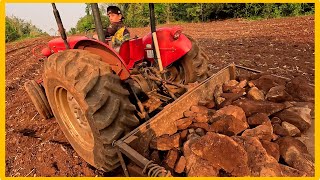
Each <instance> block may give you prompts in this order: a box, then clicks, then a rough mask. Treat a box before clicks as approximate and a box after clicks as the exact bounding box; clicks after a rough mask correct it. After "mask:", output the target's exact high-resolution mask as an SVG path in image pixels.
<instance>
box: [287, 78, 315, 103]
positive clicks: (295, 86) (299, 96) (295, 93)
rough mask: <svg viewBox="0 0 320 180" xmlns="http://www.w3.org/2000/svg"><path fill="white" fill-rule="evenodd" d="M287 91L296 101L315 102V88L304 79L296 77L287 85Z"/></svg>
mask: <svg viewBox="0 0 320 180" xmlns="http://www.w3.org/2000/svg"><path fill="white" fill-rule="evenodd" d="M286 91H287V92H288V93H289V94H290V95H291V96H292V97H293V98H294V100H296V101H314V87H312V86H310V85H309V84H308V81H307V80H306V79H305V78H304V77H303V76H299V77H295V78H293V79H291V81H289V82H288V83H287V85H286Z"/></svg>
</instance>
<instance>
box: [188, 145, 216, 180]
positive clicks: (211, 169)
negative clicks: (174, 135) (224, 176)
mask: <svg viewBox="0 0 320 180" xmlns="http://www.w3.org/2000/svg"><path fill="white" fill-rule="evenodd" d="M194 142H195V140H188V141H186V142H185V143H184V145H183V154H184V157H185V159H186V167H185V171H186V173H187V175H188V176H189V177H215V176H217V175H218V174H219V168H218V167H216V166H214V164H212V163H210V162H209V161H207V160H204V159H202V158H200V157H199V156H197V155H196V154H194V153H193V152H192V151H191V149H190V146H191V144H193V143H194Z"/></svg>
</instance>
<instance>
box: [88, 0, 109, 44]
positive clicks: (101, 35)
mask: <svg viewBox="0 0 320 180" xmlns="http://www.w3.org/2000/svg"><path fill="white" fill-rule="evenodd" d="M91 9H92V14H93V19H94V24H95V27H96V31H97V34H98V38H99V41H102V42H104V43H105V42H106V40H105V36H104V33H103V27H102V22H101V17H100V12H99V7H98V4H97V3H91Z"/></svg>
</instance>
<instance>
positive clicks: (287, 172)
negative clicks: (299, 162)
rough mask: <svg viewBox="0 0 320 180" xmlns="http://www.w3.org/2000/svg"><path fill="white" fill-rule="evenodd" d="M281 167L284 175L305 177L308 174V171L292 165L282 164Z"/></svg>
mask: <svg viewBox="0 0 320 180" xmlns="http://www.w3.org/2000/svg"><path fill="white" fill-rule="evenodd" d="M280 168H281V171H282V176H283V177H305V176H307V173H305V172H302V171H300V170H298V169H295V168H292V167H290V166H286V165H283V164H280Z"/></svg>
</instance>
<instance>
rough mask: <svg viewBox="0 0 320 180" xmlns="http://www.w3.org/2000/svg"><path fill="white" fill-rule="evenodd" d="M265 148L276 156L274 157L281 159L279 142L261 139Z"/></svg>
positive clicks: (271, 154)
mask: <svg viewBox="0 0 320 180" xmlns="http://www.w3.org/2000/svg"><path fill="white" fill-rule="evenodd" d="M260 142H261V144H262V146H263V148H264V149H265V150H266V151H267V153H268V154H269V155H270V156H272V157H274V159H276V160H277V162H278V161H279V158H280V150H279V145H278V144H277V143H274V142H269V141H265V140H260Z"/></svg>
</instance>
